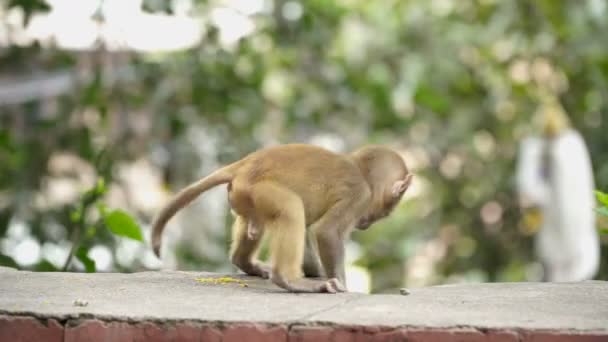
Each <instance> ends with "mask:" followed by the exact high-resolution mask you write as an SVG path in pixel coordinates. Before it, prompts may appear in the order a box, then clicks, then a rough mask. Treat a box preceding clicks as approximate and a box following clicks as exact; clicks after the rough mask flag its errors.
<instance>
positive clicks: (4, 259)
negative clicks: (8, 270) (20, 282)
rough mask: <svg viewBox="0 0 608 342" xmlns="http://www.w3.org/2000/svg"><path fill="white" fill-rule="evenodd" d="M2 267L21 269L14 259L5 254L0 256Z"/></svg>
mask: <svg viewBox="0 0 608 342" xmlns="http://www.w3.org/2000/svg"><path fill="white" fill-rule="evenodd" d="M0 266H6V267H12V268H17V269H18V268H19V265H17V262H16V261H15V260H13V258H11V257H9V256H8V255H4V254H0Z"/></svg>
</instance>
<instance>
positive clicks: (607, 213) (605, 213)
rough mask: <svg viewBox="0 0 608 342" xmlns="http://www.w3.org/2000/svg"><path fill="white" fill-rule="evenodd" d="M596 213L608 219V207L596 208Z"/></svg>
mask: <svg viewBox="0 0 608 342" xmlns="http://www.w3.org/2000/svg"><path fill="white" fill-rule="evenodd" d="M595 211H596V212H597V213H598V214H600V215H602V216H607V217H608V208H607V207H601V208H595Z"/></svg>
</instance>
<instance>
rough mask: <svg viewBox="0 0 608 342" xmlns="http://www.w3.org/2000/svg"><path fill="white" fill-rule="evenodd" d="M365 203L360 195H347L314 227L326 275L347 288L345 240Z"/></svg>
mask: <svg viewBox="0 0 608 342" xmlns="http://www.w3.org/2000/svg"><path fill="white" fill-rule="evenodd" d="M365 205H366V203H365V201H364V200H363V199H361V198H359V197H358V196H345V197H344V199H343V200H342V201H339V202H338V203H336V204H335V205H334V206H333V207H332V208H330V209H329V210H328V211H327V212H326V213H325V215H323V217H321V219H319V221H318V222H316V223H315V225H314V227H312V230H313V232H314V233H315V234H316V238H317V245H318V249H319V257H320V258H321V263H322V264H323V269H324V270H325V274H326V276H327V277H329V278H337V279H338V280H339V281H340V282H341V283H342V284H343V287H345V288H346V286H345V285H346V274H345V271H344V240H345V239H346V237H347V236H348V234H349V231H350V229H351V228H352V227H353V225H354V222H356V221H357V219H358V216H357V215H359V213H360V212H361V211H362V210H364V209H365Z"/></svg>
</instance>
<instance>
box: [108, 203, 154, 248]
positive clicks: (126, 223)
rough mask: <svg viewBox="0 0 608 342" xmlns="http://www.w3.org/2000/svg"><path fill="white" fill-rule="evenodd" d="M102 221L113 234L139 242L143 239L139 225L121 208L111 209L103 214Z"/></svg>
mask: <svg viewBox="0 0 608 342" xmlns="http://www.w3.org/2000/svg"><path fill="white" fill-rule="evenodd" d="M103 221H104V223H105V225H106V227H108V229H110V231H111V232H112V233H114V234H115V235H118V236H123V237H126V238H129V239H133V240H136V241H140V242H142V241H144V238H143V236H142V235H141V230H140V228H139V225H138V224H137V223H136V222H135V220H134V219H133V218H132V217H131V215H129V214H127V213H126V212H124V211H122V210H112V211H111V212H109V213H107V214H104V215H103Z"/></svg>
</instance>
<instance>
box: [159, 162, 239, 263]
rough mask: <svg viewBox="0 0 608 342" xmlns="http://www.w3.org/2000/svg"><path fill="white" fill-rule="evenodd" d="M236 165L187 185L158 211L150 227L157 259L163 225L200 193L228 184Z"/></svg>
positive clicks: (228, 166)
mask: <svg viewBox="0 0 608 342" xmlns="http://www.w3.org/2000/svg"><path fill="white" fill-rule="evenodd" d="M237 166H238V165H237V163H234V164H230V165H227V166H225V167H223V168H221V169H219V170H216V171H214V172H213V173H211V174H210V175H208V176H206V177H204V178H203V179H201V180H199V181H197V182H194V183H192V184H190V185H188V186H187V187H186V188H184V189H182V190H181V191H180V192H178V193H177V195H175V196H174V197H173V198H172V199H171V201H170V202H169V203H168V204H167V205H166V206H165V207H164V208H163V209H162V210H161V211H160V213H159V214H158V216H157V217H156V219H155V220H154V223H153V225H152V249H153V250H154V254H156V256H157V257H160V244H161V239H162V234H163V230H164V229H165V225H166V224H167V222H169V220H170V219H171V217H173V215H175V213H177V212H178V211H179V210H180V209H181V208H183V207H185V206H186V205H188V204H190V202H192V201H193V200H194V199H195V198H196V197H198V196H199V195H200V194H201V193H203V192H205V191H207V190H209V189H211V188H213V187H215V186H218V185H220V184H224V183H229V182H230V181H232V179H233V178H234V172H235V171H236V169H237Z"/></svg>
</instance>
